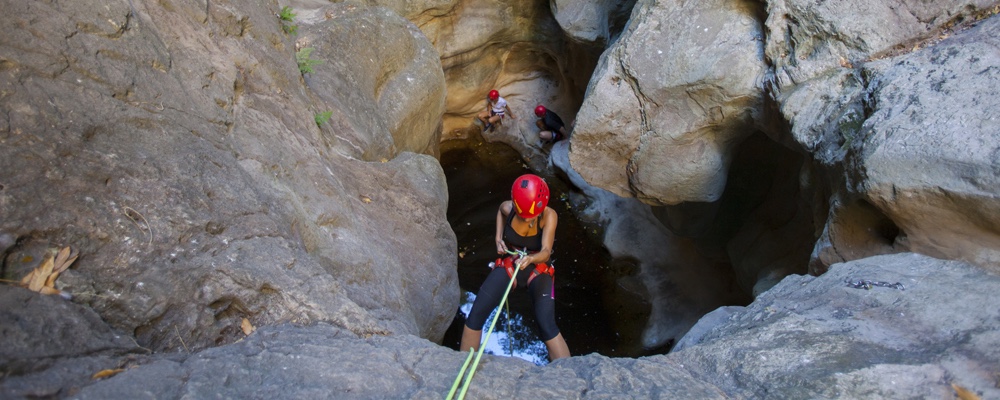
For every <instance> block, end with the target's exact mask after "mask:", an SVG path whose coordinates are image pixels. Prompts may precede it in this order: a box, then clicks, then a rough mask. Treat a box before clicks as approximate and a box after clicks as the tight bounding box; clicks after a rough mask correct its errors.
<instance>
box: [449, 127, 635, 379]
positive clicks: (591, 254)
mask: <svg viewBox="0 0 1000 400" xmlns="http://www.w3.org/2000/svg"><path fill="white" fill-rule="evenodd" d="M441 165H442V166H443V168H444V171H445V175H446V176H447V180H448V193H449V201H448V221H449V222H450V223H451V226H452V228H453V229H454V231H455V234H456V235H457V237H458V250H459V260H458V277H459V285H460V286H461V288H462V291H463V299H464V300H465V301H464V303H463V305H462V307H461V308H460V309H459V310H456V317H455V321H454V322H453V323H452V325H451V327H450V328H449V329H448V332H447V333H446V334H445V337H444V343H443V344H444V345H445V346H449V347H451V348H454V349H457V348H458V345H459V342H460V340H461V333H462V326H463V324H464V322H465V314H466V313H467V312H468V311H469V310H470V309H471V308H472V300H473V299H475V292H476V291H478V290H479V286H480V285H481V284H482V282H483V280H484V279H485V278H486V275H487V274H489V272H490V269H489V267H488V264H489V263H490V261H494V260H496V258H497V257H498V256H497V254H496V246H495V244H494V241H493V239H494V236H495V229H496V213H497V209H498V207H499V206H500V203H501V202H503V201H505V200H509V199H510V187H511V184H512V183H513V182H514V179H515V178H517V177H518V176H520V175H522V174H525V173H536V172H534V171H530V170H528V169H527V167H526V166H525V165H524V164H523V163H522V162H521V159H520V157H519V155H518V154H517V152H516V151H514V150H513V149H511V148H510V147H508V146H506V145H503V144H498V143H485V142H481V141H448V142H445V143H443V144H442V146H441ZM540 175H542V174H540ZM543 177H544V178H545V179H546V182H548V184H549V187H550V189H551V192H552V194H551V200H550V201H549V207H552V208H553V209H555V210H556V211H557V212H558V214H559V226H558V229H557V231H556V239H555V244H554V246H553V247H554V248H553V250H554V254H553V259H554V260H555V261H554V262H553V265H554V266H555V268H556V275H555V298H556V321H557V323H558V325H559V328H560V330H561V332H562V334H563V337H564V338H565V339H566V342H567V344H568V345H569V348H570V351H571V352H572V353H573V354H577V355H579V354H589V353H595V352H596V353H600V354H603V355H606V356H612V357H614V356H628V357H634V356H639V355H644V354H648V352H647V351H645V350H643V349H640V348H637V346H636V344H637V343H638V342H639V340H638V338H639V334H640V333H641V330H642V327H643V325H644V323H645V321H646V319H647V316H648V313H649V305H648V304H647V303H645V302H644V301H643V300H642V299H638V298H637V297H636V296H635V295H631V296H630V295H627V294H622V293H621V290H619V289H618V287H617V285H616V283H615V281H616V279H617V278H619V277H621V276H627V275H629V274H634V273H635V272H636V271H635V267H634V265H635V264H634V263H631V262H628V261H622V260H612V258H611V257H610V255H609V254H608V252H607V251H606V250H605V249H604V248H603V246H602V245H601V244H600V242H599V241H598V237H599V234H600V228H599V227H597V226H593V225H588V224H587V223H583V222H580V221H579V220H577V219H576V217H575V215H574V214H573V213H572V212H571V208H572V207H579V206H580V205H573V204H570V202H569V200H568V199H569V196H568V194H569V192H570V191H572V190H573V188H572V187H569V186H567V185H566V184H565V183H563V182H561V181H560V180H559V179H558V178H556V177H552V176H544V175H543ZM508 302H509V309H510V314H509V315H510V316H511V317H510V318H509V321H508V318H506V315H507V313H506V309H505V307H504V305H501V306H500V308H501V309H504V312H503V313H501V318H500V319H499V320H498V322H497V323H496V326H495V328H494V331H493V333H492V335H491V336H490V338H489V340H488V342H487V344H486V352H489V353H493V354H503V355H508V354H511V353H513V355H514V356H516V357H522V358H525V359H528V360H530V361H533V362H535V363H536V364H544V363H546V362H547V351H546V349H545V345H544V344H543V343H542V342H541V341H539V340H538V336H537V333H536V328H535V322H534V315H533V314H534V312H533V308H532V307H531V299H530V297H529V296H528V294H527V293H526V290H524V289H514V290H513V291H512V292H511V294H510V296H509V297H508ZM490 321H492V317H491V319H489V320H487V325H486V327H485V328H484V337H485V335H486V331H487V330H488V329H489V322H490ZM508 322H510V323H509V324H508Z"/></svg>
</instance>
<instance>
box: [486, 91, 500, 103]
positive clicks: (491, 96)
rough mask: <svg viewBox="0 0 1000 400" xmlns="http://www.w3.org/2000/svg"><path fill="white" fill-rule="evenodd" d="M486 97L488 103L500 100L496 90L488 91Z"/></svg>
mask: <svg viewBox="0 0 1000 400" xmlns="http://www.w3.org/2000/svg"><path fill="white" fill-rule="evenodd" d="M486 97H488V98H489V99H490V101H497V99H499V98H500V92H498V91H496V90H490V94H489V95H487V96H486Z"/></svg>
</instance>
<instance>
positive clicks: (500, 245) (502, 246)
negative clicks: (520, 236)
mask: <svg viewBox="0 0 1000 400" xmlns="http://www.w3.org/2000/svg"><path fill="white" fill-rule="evenodd" d="M504 253H507V244H506V243H504V242H503V240H502V239H497V254H504Z"/></svg>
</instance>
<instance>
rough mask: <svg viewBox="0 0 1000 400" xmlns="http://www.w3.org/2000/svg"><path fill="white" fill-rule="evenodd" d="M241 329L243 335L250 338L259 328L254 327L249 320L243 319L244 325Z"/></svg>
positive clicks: (241, 325)
mask: <svg viewBox="0 0 1000 400" xmlns="http://www.w3.org/2000/svg"><path fill="white" fill-rule="evenodd" d="M240 329H243V334H244V335H247V336H249V335H250V334H251V333H253V331H254V330H256V329H257V328H254V327H253V324H251V323H250V320H249V319H246V318H243V323H241V324H240Z"/></svg>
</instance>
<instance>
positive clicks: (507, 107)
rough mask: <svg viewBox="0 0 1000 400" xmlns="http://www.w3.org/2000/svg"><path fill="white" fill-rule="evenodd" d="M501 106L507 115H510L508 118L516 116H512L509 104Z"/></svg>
mask: <svg viewBox="0 0 1000 400" xmlns="http://www.w3.org/2000/svg"><path fill="white" fill-rule="evenodd" d="M503 108H506V109H507V115H510V119H517V118H514V112H513V111H511V110H510V106H509V105H504V106H503Z"/></svg>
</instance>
